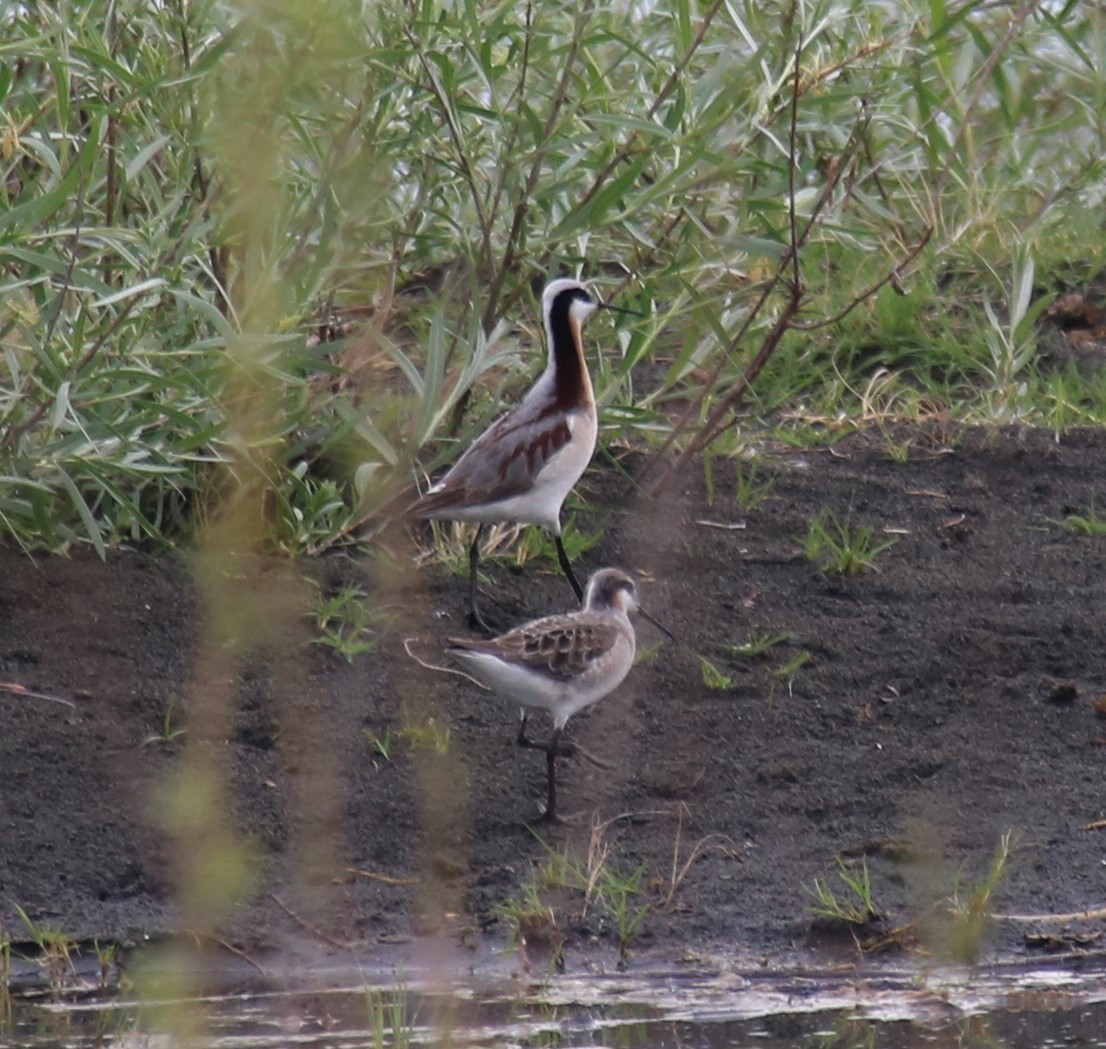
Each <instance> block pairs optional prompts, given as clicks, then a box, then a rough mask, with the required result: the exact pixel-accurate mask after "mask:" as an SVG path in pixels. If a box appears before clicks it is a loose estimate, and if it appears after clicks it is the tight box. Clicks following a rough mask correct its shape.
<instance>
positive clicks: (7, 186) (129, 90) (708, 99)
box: [0, 0, 1106, 555]
mask: <svg viewBox="0 0 1106 1049" xmlns="http://www.w3.org/2000/svg"><path fill="white" fill-rule="evenodd" d="M5 28H6V30H7V32H6V33H5V36H4V39H3V40H2V41H0V69H2V70H3V74H2V75H0V176H2V177H0V263H2V264H0V302H2V303H3V305H2V306H0V531H2V532H3V533H4V534H5V535H7V536H10V537H12V538H13V539H15V540H16V541H18V542H20V543H22V544H24V545H25V546H26V547H28V548H45V549H52V550H57V549H64V548H66V547H68V546H71V545H73V544H75V543H80V544H87V545H90V546H92V547H93V548H95V549H96V550H97V551H98V552H99V553H100V554H101V555H103V554H105V553H106V551H107V550H108V548H110V547H112V546H115V545H119V544H121V543H126V542H134V541H139V540H146V539H151V538H153V539H158V540H163V539H170V540H171V539H174V538H176V537H178V536H180V535H182V534H188V532H189V531H191V530H192V529H194V528H197V527H204V526H205V525H206V524H207V522H209V521H211V520H213V519H214V518H215V517H216V516H217V515H218V514H219V513H220V512H221V511H223V510H225V509H227V508H228V507H230V508H232V509H233V508H234V507H235V506H236V503H235V498H236V493H237V494H238V495H239V496H240V498H241V500H242V502H243V503H244V504H246V505H252V506H260V507H262V508H263V509H264V513H265V515H266V517H265V520H266V533H265V535H264V536H263V537H261V538H262V540H263V541H264V542H266V543H268V544H271V545H272V546H274V547H275V548H277V549H280V550H286V551H307V552H313V551H318V550H321V549H325V548H326V547H328V546H329V545H331V544H333V543H335V542H340V541H342V540H344V539H346V538H347V537H348V536H350V535H351V533H352V532H353V531H354V529H355V528H356V526H357V524H358V523H359V522H360V521H361V520H362V519H363V518H364V517H365V516H366V515H367V514H369V513H370V512H371V511H372V510H373V509H374V508H376V507H377V506H378V505H379V504H380V502H381V501H383V500H385V499H386V498H387V497H388V495H389V494H390V493H391V492H392V491H393V489H394V487H395V486H396V485H400V484H402V485H406V484H408V483H409V482H410V479H411V476H412V470H411V464H412V462H414V461H416V460H417V461H418V462H419V463H420V465H421V466H422V468H424V469H425V470H427V471H432V470H434V469H436V468H437V467H438V466H440V465H441V464H442V463H444V462H446V461H447V460H449V459H451V458H453V457H455V455H456V453H457V448H458V447H459V446H460V445H463V444H464V443H465V442H467V441H468V440H469V439H471V437H472V435H473V434H474V433H475V432H477V430H478V429H479V428H480V427H482V426H484V425H486V424H487V422H488V421H489V420H490V419H491V418H492V417H494V415H495V413H496V412H497V411H499V410H500V409H501V408H502V407H503V405H504V403H506V402H509V401H511V400H512V399H513V398H514V397H515V396H516V393H517V391H518V390H519V389H520V388H522V386H524V385H525V383H526V382H527V381H529V379H530V377H531V376H532V373H533V370H534V367H535V366H536V358H539V357H540V352H538V351H537V350H536V346H535V344H536V343H538V342H539V341H540V336H539V334H538V324H537V318H536V315H535V310H536V303H535V301H534V294H533V290H532V289H533V287H534V286H535V285H536V284H540V282H541V281H542V280H543V279H544V278H546V277H547V276H549V275H552V274H555V273H559V272H562V271H572V272H579V273H581V274H582V275H584V276H588V277H596V278H598V279H599V283H600V284H601V290H602V291H603V293H604V294H606V295H608V296H616V297H617V298H618V299H619V300H620V301H622V302H625V303H626V304H628V305H633V306H635V307H637V308H639V309H641V310H642V311H643V312H644V313H645V314H646V316H645V317H644V318H641V319H629V320H627V319H623V318H621V317H620V318H618V319H616V320H613V321H612V319H611V318H597V319H595V320H594V321H593V322H592V325H591V327H590V328H589V333H588V341H589V345H598V346H601V347H602V351H601V353H600V354H598V355H595V354H591V355H590V356H591V358H592V360H593V364H592V368H593V372H594V375H595V381H596V391H597V396H598V399H599V402H600V408H601V419H602V425H603V430H604V437H603V439H604V440H605V441H610V442H612V443H613V442H619V443H621V442H622V441H624V440H626V439H630V440H631V441H632V442H636V443H637V444H643V443H644V444H651V443H654V442H655V441H657V440H659V439H662V438H663V437H664V436H665V435H666V434H669V433H671V432H673V430H674V429H675V430H677V431H679V435H680V440H681V441H685V440H686V439H687V438H688V437H689V436H691V435H693V434H694V432H695V430H696V427H698V426H700V425H702V422H703V420H704V419H706V418H707V417H708V416H709V414H710V412H711V411H712V410H714V409H715V408H717V407H718V406H719V405H721V406H723V407H725V406H726V405H727V404H729V403H731V394H733V392H734V391H735V390H737V389H739V388H740V386H741V377H742V375H743V374H744V372H745V369H746V367H747V366H748V364H749V360H750V357H751V355H752V354H753V353H755V352H756V350H757V348H758V346H760V345H763V339H764V338H765V336H766V334H767V333H768V332H769V331H770V330H771V328H772V325H773V319H774V316H775V315H778V313H779V311H780V310H781V308H782V304H783V302H784V300H785V299H786V296H787V289H786V288H785V287H783V286H777V287H776V290H775V291H773V292H772V293H771V294H769V296H768V298H767V299H766V300H765V301H764V302H763V303H762V304H761V305H759V306H758V305H757V302H758V296H759V295H760V294H761V292H762V291H763V289H764V288H765V287H766V283H765V282H766V280H767V279H768V278H769V276H770V275H771V274H772V273H774V272H775V269H776V267H777V265H778V264H779V263H780V262H781V260H784V259H785V257H786V253H787V247H788V245H789V243H790V241H791V237H792V229H793V228H797V229H799V230H800V231H801V232H802V234H803V237H804V240H803V243H802V247H801V250H800V252H799V262H800V267H801V273H800V276H801V278H802V280H803V283H804V286H805V289H806V290H805V293H804V297H803V301H802V303H801V307H802V308H801V313H800V314H799V315H798V316H797V318H796V320H795V330H793V331H791V332H789V333H786V335H785V337H784V338H783V340H782V341H781V342H780V344H779V347H778V352H776V353H775V355H774V356H773V357H772V359H771V360H770V361H769V362H768V364H767V365H766V366H765V367H764V370H763V371H762V372H761V373H760V375H759V376H758V378H757V380H756V382H755V384H754V389H753V390H752V391H751V393H750V396H749V397H748V398H746V401H745V403H746V404H747V405H751V406H752V410H753V411H755V412H757V413H759V414H760V415H763V416H768V415H771V416H773V417H774V419H775V421H776V425H778V426H779V428H780V431H781V436H783V437H785V439H790V440H792V441H794V442H796V443H804V442H810V441H825V440H831V439H833V438H834V436H835V434H836V433H838V432H840V428H839V427H837V426H833V427H831V426H826V425H824V420H826V419H835V420H840V419H853V420H856V419H860V418H863V417H864V416H865V414H866V410H867V408H866V406H867V401H866V399H865V394H866V391H867V389H868V386H869V382H870V380H871V379H872V373H873V368H874V369H875V370H876V371H879V370H880V369H885V370H886V371H887V372H889V373H893V376H894V379H895V381H896V383H897V386H896V389H897V390H898V392H897V393H896V402H895V406H896V408H897V410H900V411H904V412H906V413H908V414H909V413H910V412H911V411H916V410H917V405H918V404H920V403H922V402H924V401H926V400H933V399H937V400H940V401H941V402H942V403H946V404H948V405H949V412H950V414H951V415H953V416H954V417H960V418H979V417H986V418H994V417H1001V418H1009V417H1011V416H1017V417H1020V418H1025V419H1029V420H1040V421H1045V422H1047V423H1048V424H1049V425H1055V426H1062V425H1070V424H1071V423H1072V422H1084V423H1099V424H1100V423H1101V422H1103V421H1106V394H1104V392H1103V390H1102V389H1101V384H1099V385H1097V386H1096V382H1097V380H1095V379H1094V378H1093V377H1082V376H1079V375H1074V374H1073V375H1070V376H1068V377H1067V378H1065V380H1064V384H1063V386H1062V387H1057V386H1056V385H1055V383H1054V382H1053V381H1052V380H1047V379H1042V378H1039V377H1038V375H1037V373H1036V364H1037V361H1036V357H1037V355H1036V351H1035V338H1034V331H1035V324H1036V321H1037V320H1038V314H1039V311H1040V308H1041V307H1042V306H1043V304H1044V303H1046V302H1047V301H1048V296H1049V294H1050V292H1051V290H1052V289H1054V288H1057V287H1060V286H1062V285H1063V283H1064V281H1066V280H1069V281H1070V280H1071V279H1072V277H1071V274H1072V273H1073V272H1080V273H1081V274H1083V273H1085V272H1087V271H1088V270H1093V269H1094V267H1095V266H1096V265H1098V266H1101V260H1102V257H1103V248H1102V245H1101V238H1100V236H1099V235H1098V226H1099V222H1098V218H1097V216H1096V214H1095V212H1094V210H1093V209H1094V199H1095V194H1096V192H1097V187H1098V186H1099V184H1100V183H1101V181H1102V177H1103V169H1104V162H1103V160H1102V158H1103V157H1104V156H1106V148H1104V147H1106V143H1104V142H1103V137H1104V136H1106V128H1104V127H1103V124H1102V122H1101V121H1100V120H1099V119H1098V114H1099V113H1100V112H1101V111H1102V109H1103V106H1104V105H1106V87H1104V86H1103V85H1104V84H1106V77H1103V75H1102V70H1101V68H1100V61H1101V60H1100V57H1099V56H1100V52H1101V49H1100V48H1099V47H1098V43H1097V41H1098V36H1099V32H1100V27H1099V25H1098V21H1097V13H1096V11H1095V8H1094V5H1080V4H1066V5H1062V6H1060V7H1058V8H1055V9H1054V8H1048V9H1047V10H1046V9H1043V8H1026V9H1024V12H1023V13H1019V12H1015V13H1014V14H1011V12H1010V11H1009V9H1008V8H1007V7H1006V6H1004V5H990V6H986V5H969V6H968V7H966V8H963V7H961V8H946V7H945V6H944V5H940V4H936V5H935V4H930V3H917V2H913V0H907V2H902V3H895V4H876V5H872V4H868V3H861V2H860V0H814V2H812V3H807V4H801V5H798V6H797V7H795V8H793V9H789V14H788V17H787V18H786V19H783V18H781V17H780V12H779V9H778V8H776V7H774V6H772V5H768V6H764V5H761V6H759V7H758V6H757V5H740V4H738V5H734V4H723V3H721V2H717V3H715V2H712V3H708V4H707V5H705V6H703V7H702V8H701V9H699V10H698V11H697V12H695V13H694V14H693V11H692V9H691V8H690V7H689V6H688V5H686V4H679V5H676V6H675V7H672V6H668V7H665V6H657V7H652V8H647V9H641V8H639V7H635V6H633V5H630V4H629V3H628V0H618V2H615V3H612V4H608V5H605V6H603V5H600V6H595V5H579V4H576V5H573V4H568V3H564V2H563V0H555V2H552V3H546V4H542V5H529V6H527V5H519V4H516V3H510V2H508V0H493V2H490V3H482V4H469V5H446V6H445V7H433V6H431V5H429V4H426V3H423V4H421V5H420V4H419V3H410V2H405V3H400V2H399V0H383V2H381V3H379V4H373V5H367V6H366V5H357V4H348V3H345V2H343V0H321V2H317V0H313V2H310V3H309V2H307V0H273V2H272V3H267V4H265V5H261V6H259V5H255V4H251V3H247V2H246V0H228V2H227V3H214V2H211V0H202V2H199V3H193V4H184V3H177V2H172V3H163V4H142V5H131V6H130V7H127V8H125V9H124V8H120V7H118V6H117V5H104V10H103V17H89V15H88V10H87V7H86V6H84V7H83V6H82V5H79V4H45V3H40V4H21V5H15V6H14V7H13V8H12V10H11V11H10V12H8V16H7V22H6V23H5ZM797 53H798V58H797V61H798V76H797V77H796V76H795V62H796V56H797ZM793 102H794V114H795V115H794V122H793V121H792V109H793V106H792V103H793ZM831 173H832V177H833V179H836V181H832V179H831ZM792 201H793V204H794V208H793V211H794V216H792V213H791V212H792V208H791V206H790V205H791V203H792ZM926 237H928V238H929V240H928V244H927V246H926V248H925V250H924V251H920V253H919V254H917V255H916V256H913V257H912V260H911V261H910V262H909V263H908V264H905V265H904V264H903V260H904V259H906V258H907V256H908V255H909V251H910V250H911V249H912V248H913V247H915V246H917V245H920V244H921V243H922V242H923V240H924V239H925V238H926ZM1034 259H1035V260H1036V265H1034V264H1033V260H1034ZM892 274H893V275H894V281H893V282H892V283H890V284H884V285H883V286H882V288H881V289H879V290H877V291H876V292H874V293H873V289H874V288H876V287H877V285H879V284H880V282H881V281H886V280H887V279H888V278H889V277H890V276H892ZM1080 279H1082V277H1081V278H1080ZM900 290H901V291H903V292H905V294H899V291H900ZM516 325H522V330H521V335H519V334H517V333H516V327H515V326H516ZM909 391H918V393H917V395H916V399H914V395H912V394H911V393H910V392H909ZM734 403H736V402H734ZM724 422H725V420H724ZM729 424H732V420H730V423H729ZM729 424H727V425H729ZM722 432H723V433H725V432H726V429H725V426H724V428H723V430H722ZM439 438H447V440H439ZM762 494H763V493H762ZM747 495H748V497H749V498H755V496H756V489H755V486H754V487H753V488H751V489H750V491H749V493H747ZM745 498H746V497H744V496H741V495H740V494H739V496H738V502H739V505H742V506H745V505H746V502H745ZM750 505H751V504H750Z"/></svg>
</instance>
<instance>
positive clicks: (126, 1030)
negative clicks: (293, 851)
mask: <svg viewBox="0 0 1106 1049" xmlns="http://www.w3.org/2000/svg"><path fill="white" fill-rule="evenodd" d="M305 980H307V981H311V982H314V983H317V984H318V985H317V986H311V987H310V989H307V990H303V989H301V990H298V991H288V990H282V989H277V988H274V987H272V986H271V982H269V985H268V986H266V985H264V984H262V983H260V982H259V981H256V980H255V981H253V982H252V984H251V985H248V986H247V985H242V986H239V987H237V988H235V989H225V990H223V991H222V992H221V993H219V994H212V995H209V996H205V997H203V998H199V999H195V1000H192V1001H187V1002H181V1001H173V1000H168V999H166V1000H160V1001H158V1000H147V1001H144V1002H139V1001H138V1000H136V999H134V998H131V997H129V996H128V994H127V992H126V991H125V990H123V989H121V988H116V989H114V990H109V991H104V990H101V989H98V988H96V987H94V985H93V981H91V980H90V981H89V984H88V985H87V986H86V987H81V986H77V987H72V988H69V989H67V992H66V995H65V996H64V997H63V998H62V999H60V1000H54V999H53V996H52V995H51V993H50V990H49V988H48V987H45V986H42V987H38V988H35V987H29V988H26V989H24V990H23V991H21V992H20V993H13V994H12V995H11V996H9V997H8V998H7V1000H6V1001H5V1003H4V1008H3V1009H2V1010H0V1046H26V1047H42V1049H47V1047H48V1049H62V1047H66V1049H69V1047H73V1049H78V1047H84V1046H95V1047H100V1046H103V1047H107V1046H117V1047H123V1049H146V1047H149V1049H171V1047H172V1046H175V1045H179V1044H185V1043H186V1042H187V1044H189V1045H191V1046H197V1047H198V1049H230V1047H238V1046H243V1047H245V1046H248V1047H251V1049H268V1047H274V1049H275V1047H283V1046H305V1047H309V1049H346V1047H350V1049H352V1047H359V1049H362V1047H367V1049H384V1047H404V1046H451V1047H462V1046H472V1047H485V1046H487V1047H492V1046H494V1047H513V1046H518V1047H526V1049H536V1047H549V1049H571V1047H576V1046H610V1047H625V1049H693V1047H697V1049H722V1047H731V1046H732V1047H744V1046H756V1047H757V1049H784V1047H787V1049H792V1047H802V1049H916V1047H919V1049H920V1047H927V1049H929V1047H942V1049H943V1047H958V1049H959V1047H980V1049H982V1047H988V1049H997V1047H1003V1049H1041V1047H1048V1046H1073V1045H1075V1046H1081V1047H1095V1046H1100V1047H1106V971H1104V970H1103V968H1101V967H1099V968H1097V969H1094V970H1092V971H1089V972H1088V971H1082V972H1078V973H1076V972H1073V971H1071V970H1070V969H1060V968H1057V969H1046V968H1038V969H1028V968H1015V969H1009V970H989V971H987V972H984V973H982V974H981V973H978V972H966V971H954V972H937V971H929V972H927V973H919V972H913V973H911V972H907V971H905V970H904V971H902V972H898V973H890V974H888V973H883V974H880V975H878V976H876V975H868V976H861V975H859V974H857V973H855V972H854V973H851V974H847V975H846V974H841V973H811V972H804V973H796V972H784V973H775V974H766V973H763V972H758V973H756V974H755V975H751V976H750V975H742V974H739V973H732V972H730V973H723V972H720V971H718V972H711V973H703V972H700V973H695V974H688V973H680V972H659V973H648V974H636V975H635V974H600V975H596V974H587V975H580V976H572V975H569V976H567V977H556V978H553V979H551V980H550V981H548V982H547V983H543V984H531V985H525V986H524V985H521V984H519V983H516V982H512V981H508V980H500V981H495V982H489V983H488V984H486V985H485V986H477V985H475V984H474V985H470V986H467V987H463V988H455V989H454V990H453V991H452V992H451V993H448V994H446V993H441V992H440V991H439V990H435V989H432V988H429V987H419V986H418V985H417V983H415V982H412V983H411V984H410V985H408V986H395V985H392V986H381V985H379V984H376V985H372V984H371V983H370V984H368V985H366V983H367V981H365V982H363V981H360V980H355V979H351V978H350V974H348V973H347V974H345V976H344V979H341V980H340V979H339V978H338V976H337V974H330V976H329V980H330V985H329V986H327V985H326V984H325V982H322V977H320V976H319V975H317V974H313V975H312V976H308V977H305ZM303 982H304V980H301V983H300V986H301V987H302V985H303ZM182 1008H183V1009H185V1010H190V1011H191V1012H192V1013H193V1018H195V1016H200V1015H205V1014H206V1017H207V1031H208V1033H207V1035H206V1036H205V1037H204V1038H203V1039H202V1040H200V1041H199V1042H195V1041H192V1040H191V1039H187V1038H185V1039H182V1038H180V1037H179V1036H178V1035H177V1034H175V1033H174V1032H179V1031H180V1030H181V1028H180V1027H179V1026H178V1024H179V1017H180V1015H181V1010H182ZM186 1026H187V1027H190V1028H192V1027H194V1025H193V1024H189V1025H186Z"/></svg>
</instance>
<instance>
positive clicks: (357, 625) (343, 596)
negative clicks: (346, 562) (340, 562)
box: [313, 586, 389, 663]
mask: <svg viewBox="0 0 1106 1049" xmlns="http://www.w3.org/2000/svg"><path fill="white" fill-rule="evenodd" d="M313 616H314V619H315V626H316V628H317V629H318V631H319V636H318V637H316V638H315V639H314V641H315V644H317V645H325V646H327V647H328V648H332V649H334V651H335V652H339V653H341V654H342V655H343V656H345V657H346V660H347V661H348V662H350V663H352V662H353V660H354V658H355V657H357V656H359V655H362V654H364V653H365V652H372V651H374V650H375V649H376V648H377V647H378V646H379V644H380V642H381V640H382V639H383V635H384V632H385V631H386V629H387V627H388V623H389V617H388V616H386V615H385V614H383V613H382V612H380V611H379V610H378V609H375V608H373V607H372V605H371V604H370V601H369V596H368V595H367V594H366V593H365V592H364V591H363V590H362V589H361V588H360V587H357V586H344V587H342V588H341V589H340V590H338V591H337V592H336V593H333V594H330V595H329V596H323V595H320V600H319V604H318V605H317V606H316V608H315V610H314V612H313Z"/></svg>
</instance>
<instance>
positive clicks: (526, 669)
mask: <svg viewBox="0 0 1106 1049" xmlns="http://www.w3.org/2000/svg"><path fill="white" fill-rule="evenodd" d="M635 611H636V612H640V613H641V614H642V615H643V616H645V618H646V619H648V620H649V621H650V622H652V623H653V624H654V625H656V626H658V627H660V629H661V630H664V632H665V633H666V634H668V631H667V630H665V628H664V627H663V626H661V625H660V624H659V623H657V621H656V620H655V619H653V617H652V616H650V615H649V614H648V613H647V612H645V610H644V609H643V608H641V607H640V606H639V605H638V601H637V587H636V586H635V585H634V581H633V580H632V579H631V578H630V577H629V576H628V575H627V574H626V573H625V572H622V571H620V570H619V569H617V568H604V569H601V570H600V571H598V572H596V573H595V574H594V575H593V576H592V577H591V579H589V580H588V589H587V595H586V599H585V601H584V608H583V609H582V610H581V611H579V612H568V613H565V614H564V615H555V616H546V617H545V618H543V619H535V620H534V621H533V622H531V623H525V624H523V625H522V626H520V627H516V628H515V629H514V630H512V631H510V632H509V633H506V634H503V635H502V636H500V637H495V638H491V639H490V640H487V641H482V640H470V639H467V638H450V639H449V645H450V647H449V652H450V655H452V656H453V657H455V658H456V659H457V661H458V662H460V663H461V665H462V666H463V667H464V668H465V670H466V672H467V673H469V674H471V675H472V676H473V677H474V678H476V680H477V681H479V682H480V683H481V684H482V685H486V686H487V687H488V688H490V689H491V690H492V691H493V692H496V693H498V694H499V695H501V696H504V697H505V698H507V699H513V700H514V701H515V702H516V703H518V704H519V705H520V706H521V707H522V708H523V710H522V724H521V725H519V730H518V739H517V741H516V742H517V743H518V745H519V746H520V747H530V748H532V749H535V750H543V751H545V755H546V767H547V774H548V785H547V799H546V806H545V814H544V817H543V818H544V819H547V820H556V819H557V781H556V777H555V774H554V763H555V761H556V758H557V755H558V754H560V755H562V756H565V757H568V756H570V755H571V754H573V753H574V752H576V751H579V752H580V753H581V754H583V755H584V756H585V757H587V758H589V760H591V761H593V762H594V763H595V764H598V765H602V764H603V763H602V762H600V761H599V760H598V759H596V758H593V757H591V755H589V754H587V752H586V751H584V750H583V748H582V747H579V746H576V745H573V744H567V743H561V742H560V737H561V730H562V729H563V728H564V727H565V722H566V721H568V719H569V718H570V717H572V715H573V714H575V713H576V712H577V711H578V710H582V709H583V708H584V707H587V706H590V705H591V704H592V703H595V702H596V701H598V700H600V699H602V698H603V697H604V696H605V695H607V694H608V693H609V692H612V691H614V689H616V688H617V687H618V686H619V685H620V684H621V683H622V680H623V678H625V677H626V675H627V674H628V673H629V671H630V667H631V666H633V662H634V652H635V650H636V640H635V637H634V628H633V625H632V624H631V623H630V616H629V613H630V612H635ZM668 636H669V637H671V636H672V635H671V634H669V635H668ZM528 710H548V711H549V713H550V714H551V715H552V717H553V735H552V737H551V739H550V740H549V742H548V743H545V744H542V743H535V742H533V741H532V740H530V739H529V738H528V737H527V735H526V719H527V717H528Z"/></svg>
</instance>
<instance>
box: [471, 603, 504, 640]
mask: <svg viewBox="0 0 1106 1049" xmlns="http://www.w3.org/2000/svg"><path fill="white" fill-rule="evenodd" d="M468 624H469V627H470V629H472V630H477V631H479V632H480V633H481V634H483V635H484V636H485V637H495V636H496V635H497V634H498V633H499V631H498V630H496V628H495V627H493V626H492V625H491V624H490V623H489V622H488V621H487V620H486V619H485V618H484V617H483V616H482V615H481V614H480V613H479V612H478V611H477V610H476V609H475V608H473V609H470V611H469V614H468Z"/></svg>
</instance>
